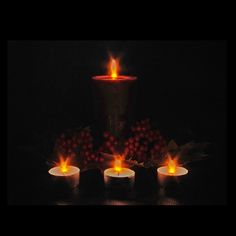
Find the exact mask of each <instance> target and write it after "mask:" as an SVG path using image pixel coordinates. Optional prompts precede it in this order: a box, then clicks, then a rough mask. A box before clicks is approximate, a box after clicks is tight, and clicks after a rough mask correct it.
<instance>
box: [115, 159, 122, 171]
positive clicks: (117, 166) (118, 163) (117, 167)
mask: <svg viewBox="0 0 236 236" xmlns="http://www.w3.org/2000/svg"><path fill="white" fill-rule="evenodd" d="M114 169H115V171H117V172H118V173H119V172H120V171H121V170H122V167H121V159H118V158H117V159H115V167H114Z"/></svg>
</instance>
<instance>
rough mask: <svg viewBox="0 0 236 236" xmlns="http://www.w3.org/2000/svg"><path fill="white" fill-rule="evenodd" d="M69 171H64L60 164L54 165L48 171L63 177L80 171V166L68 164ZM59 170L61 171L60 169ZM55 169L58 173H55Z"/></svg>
mask: <svg viewBox="0 0 236 236" xmlns="http://www.w3.org/2000/svg"><path fill="white" fill-rule="evenodd" d="M68 169H69V170H68V171H67V172H62V171H61V169H60V166H55V167H52V168H51V169H50V170H48V173H49V174H50V175H53V176H58V177H63V176H72V175H75V174H77V173H79V172H80V168H78V167H77V166H71V165H69V166H68ZM58 170H59V171H58ZM54 171H57V173H53V172H54Z"/></svg>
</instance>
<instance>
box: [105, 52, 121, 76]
mask: <svg viewBox="0 0 236 236" xmlns="http://www.w3.org/2000/svg"><path fill="white" fill-rule="evenodd" d="M119 68H120V66H119V61H118V59H114V58H112V57H111V59H110V62H109V66H108V70H109V75H110V76H111V77H112V79H117V76H118V73H119Z"/></svg>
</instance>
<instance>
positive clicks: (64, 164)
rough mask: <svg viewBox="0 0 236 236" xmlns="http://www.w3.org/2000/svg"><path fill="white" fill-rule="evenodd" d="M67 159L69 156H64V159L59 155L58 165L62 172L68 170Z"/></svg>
mask: <svg viewBox="0 0 236 236" xmlns="http://www.w3.org/2000/svg"><path fill="white" fill-rule="evenodd" d="M69 161H70V159H69V158H66V159H65V160H64V158H63V157H60V164H59V167H60V170H61V172H63V173H66V172H68V170H69Z"/></svg>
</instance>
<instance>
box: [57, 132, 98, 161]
mask: <svg viewBox="0 0 236 236" xmlns="http://www.w3.org/2000/svg"><path fill="white" fill-rule="evenodd" d="M55 149H56V151H57V152H58V153H60V154H62V155H64V156H70V157H72V158H73V157H82V159H83V162H84V164H85V165H86V164H88V163H89V162H98V161H102V160H100V159H101V158H99V156H98V155H97V153H96V152H94V147H93V137H92V135H91V132H90V130H89V129H83V130H81V131H80V132H74V133H73V134H67V135H66V134H61V135H60V137H59V138H58V140H57V141H56V146H55Z"/></svg>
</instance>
